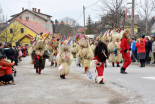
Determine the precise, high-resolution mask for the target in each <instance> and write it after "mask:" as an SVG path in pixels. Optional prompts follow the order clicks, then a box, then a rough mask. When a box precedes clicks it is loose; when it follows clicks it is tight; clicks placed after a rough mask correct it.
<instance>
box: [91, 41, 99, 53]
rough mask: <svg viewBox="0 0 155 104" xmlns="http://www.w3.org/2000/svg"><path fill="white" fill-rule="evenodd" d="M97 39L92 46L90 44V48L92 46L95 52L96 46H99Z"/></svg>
mask: <svg viewBox="0 0 155 104" xmlns="http://www.w3.org/2000/svg"><path fill="white" fill-rule="evenodd" d="M97 43H98V42H97V41H95V42H94V44H92V45H91V46H90V48H91V50H92V51H93V52H94V53H95V48H96V46H97Z"/></svg>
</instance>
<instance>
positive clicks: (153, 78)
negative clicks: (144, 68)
mask: <svg viewBox="0 0 155 104" xmlns="http://www.w3.org/2000/svg"><path fill="white" fill-rule="evenodd" d="M142 78H145V79H151V80H155V77H142Z"/></svg>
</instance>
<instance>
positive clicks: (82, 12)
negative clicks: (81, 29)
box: [75, 12, 83, 22]
mask: <svg viewBox="0 0 155 104" xmlns="http://www.w3.org/2000/svg"><path fill="white" fill-rule="evenodd" d="M82 14H83V12H81V14H80V16H79V17H78V18H77V19H76V20H75V22H77V21H78V20H79V19H80V18H81V16H82Z"/></svg>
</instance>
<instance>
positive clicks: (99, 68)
mask: <svg viewBox="0 0 155 104" xmlns="http://www.w3.org/2000/svg"><path fill="white" fill-rule="evenodd" d="M107 58H108V49H107V45H106V44H105V43H103V42H99V43H98V45H97V46H96V48H95V57H94V59H93V61H92V62H91V64H92V63H94V64H95V66H96V70H95V73H96V77H95V82H97V83H99V84H104V82H103V81H104V79H103V73H104V65H105V66H106V59H107ZM91 66H93V65H91Z"/></svg>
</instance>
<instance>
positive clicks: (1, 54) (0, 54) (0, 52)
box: [0, 48, 5, 56]
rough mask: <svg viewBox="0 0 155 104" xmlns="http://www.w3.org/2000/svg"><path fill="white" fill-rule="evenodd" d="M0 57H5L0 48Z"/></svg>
mask: <svg viewBox="0 0 155 104" xmlns="http://www.w3.org/2000/svg"><path fill="white" fill-rule="evenodd" d="M0 56H5V53H4V51H3V50H2V49H1V48H0Z"/></svg>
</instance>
